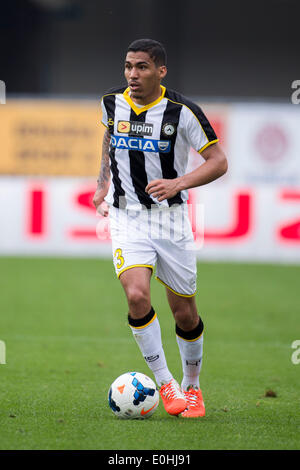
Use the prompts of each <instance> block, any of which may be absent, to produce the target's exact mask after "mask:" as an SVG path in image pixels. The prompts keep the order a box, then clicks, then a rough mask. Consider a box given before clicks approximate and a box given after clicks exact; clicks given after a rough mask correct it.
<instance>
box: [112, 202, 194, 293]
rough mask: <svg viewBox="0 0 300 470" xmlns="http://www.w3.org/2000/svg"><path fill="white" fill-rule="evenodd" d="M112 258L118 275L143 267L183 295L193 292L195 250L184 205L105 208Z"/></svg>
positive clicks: (173, 290)
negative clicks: (136, 208) (150, 208)
mask: <svg viewBox="0 0 300 470" xmlns="http://www.w3.org/2000/svg"><path fill="white" fill-rule="evenodd" d="M109 218H110V233H111V239H112V251H113V260H114V266H115V270H116V274H117V276H118V277H119V276H120V275H121V274H122V273H123V272H124V271H126V270H127V269H130V268H133V267H138V266H143V267H148V268H150V269H152V271H153V270H154V267H155V266H156V276H155V278H156V279H157V280H158V281H160V282H161V283H162V284H164V285H165V286H166V287H168V288H169V289H170V290H171V291H172V292H174V293H175V294H177V295H180V296H183V297H192V296H194V295H195V293H196V276H197V267H196V251H195V245H194V238H193V233H192V229H191V224H190V221H189V217H188V211H187V205H186V204H181V205H177V206H171V207H170V208H157V209H156V208H155V209H152V210H139V211H134V210H126V209H116V208H115V207H113V206H111V207H110V209H109Z"/></svg>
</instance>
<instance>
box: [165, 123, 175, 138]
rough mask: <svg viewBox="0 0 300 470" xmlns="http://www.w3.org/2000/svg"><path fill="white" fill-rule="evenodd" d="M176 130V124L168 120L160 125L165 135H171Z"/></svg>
mask: <svg viewBox="0 0 300 470" xmlns="http://www.w3.org/2000/svg"><path fill="white" fill-rule="evenodd" d="M175 131H176V125H175V124H172V123H170V122H166V123H165V124H164V125H163V127H162V133H163V134H164V135H165V136H166V137H171V136H172V135H173V134H174V133H175Z"/></svg>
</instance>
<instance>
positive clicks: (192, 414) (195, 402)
mask: <svg viewBox="0 0 300 470" xmlns="http://www.w3.org/2000/svg"><path fill="white" fill-rule="evenodd" d="M184 396H185V398H186V400H187V403H188V405H187V409H186V410H185V411H184V412H183V413H181V416H182V417H183V418H199V417H201V416H205V406H204V401H203V397H202V392H201V390H200V388H199V389H198V390H195V389H193V388H190V389H189V390H188V391H187V392H184Z"/></svg>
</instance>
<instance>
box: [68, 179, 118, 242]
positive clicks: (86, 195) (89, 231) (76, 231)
mask: <svg viewBox="0 0 300 470" xmlns="http://www.w3.org/2000/svg"><path fill="white" fill-rule="evenodd" d="M94 193H95V188H93V189H92V190H88V191H84V192H78V193H77V194H76V195H75V204H76V206H77V207H79V208H80V209H86V210H87V211H89V213H90V214H91V215H93V216H94V217H95V225H94V226H93V227H91V228H87V227H74V228H72V229H71V230H70V232H69V235H70V236H71V237H72V238H75V239H89V240H98V239H99V240H101V241H102V242H103V241H109V240H110V235H109V231H108V218H106V219H105V220H102V219H103V218H102V217H101V218H100V220H99V218H96V217H97V214H96V209H95V206H94V204H93V197H94ZM98 217H100V216H98Z"/></svg>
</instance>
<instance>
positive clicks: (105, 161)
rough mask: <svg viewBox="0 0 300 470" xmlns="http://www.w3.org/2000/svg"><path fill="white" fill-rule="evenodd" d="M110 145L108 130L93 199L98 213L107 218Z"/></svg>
mask: <svg viewBox="0 0 300 470" xmlns="http://www.w3.org/2000/svg"><path fill="white" fill-rule="evenodd" d="M109 143H110V133H109V131H108V129H106V131H105V133H104V136H103V142H102V158H101V166H100V173H99V177H98V179H97V189H96V191H95V194H94V197H93V204H94V206H95V207H96V209H97V211H98V212H99V213H100V214H101V215H103V216H104V217H107V215H108V206H107V204H106V202H105V201H104V198H105V196H106V195H107V193H108V189H109V185H110V169H109Z"/></svg>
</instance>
